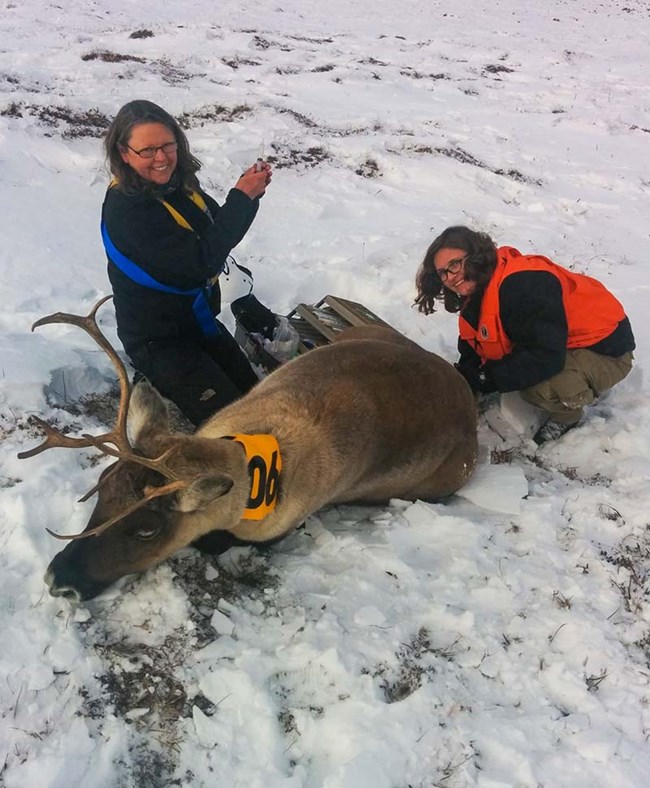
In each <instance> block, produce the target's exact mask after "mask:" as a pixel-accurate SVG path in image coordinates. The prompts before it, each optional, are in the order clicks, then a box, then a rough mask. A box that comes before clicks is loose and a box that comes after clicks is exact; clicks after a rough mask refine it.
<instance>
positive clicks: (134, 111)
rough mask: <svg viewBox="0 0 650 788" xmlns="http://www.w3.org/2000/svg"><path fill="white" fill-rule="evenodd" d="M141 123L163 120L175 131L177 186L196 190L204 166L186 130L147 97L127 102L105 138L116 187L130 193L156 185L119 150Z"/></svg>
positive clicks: (161, 121)
mask: <svg viewBox="0 0 650 788" xmlns="http://www.w3.org/2000/svg"><path fill="white" fill-rule="evenodd" d="M142 123H162V125H163V126H166V127H167V128H168V129H169V130H170V131H171V132H172V134H173V135H174V138H175V140H176V142H177V143H178V153H177V164H176V170H175V172H174V178H175V180H176V182H177V183H178V185H179V186H182V187H183V188H185V189H188V190H190V191H192V190H194V189H197V188H198V186H199V181H198V178H197V177H196V173H197V172H198V171H199V170H200V169H201V162H200V161H199V160H198V159H197V158H196V157H195V156H193V155H192V154H191V153H190V146H189V143H188V141H187V137H186V136H185V133H184V132H183V130H182V129H181V127H180V126H179V125H178V121H177V120H176V119H175V118H173V117H172V116H171V115H170V114H169V113H168V112H166V111H165V110H164V109H163V108H162V107H159V106H158V105H157V104H154V103H153V102H152V101H146V100H145V99H136V100H135V101H129V103H128V104H125V105H124V106H123V107H122V109H120V111H119V112H118V113H117V115H116V116H115V118H114V119H113V122H112V123H111V125H110V126H109V128H108V131H107V132H106V136H105V138H104V150H105V152H106V161H107V163H108V166H109V169H110V171H111V173H112V174H113V177H114V178H115V180H116V181H117V188H119V189H121V191H123V192H124V193H125V194H129V195H134V194H143V193H145V192H148V191H152V190H153V189H154V188H155V187H154V185H153V184H150V183H149V182H148V181H147V180H145V179H144V178H141V177H140V176H139V175H138V173H137V172H136V171H135V170H134V169H133V168H132V167H131V166H130V165H128V164H127V163H126V162H125V161H123V160H122V156H121V153H120V148H122V149H123V148H125V147H126V145H127V144H128V142H129V139H130V138H131V132H132V131H133V129H134V128H135V126H139V125H140V124H142Z"/></svg>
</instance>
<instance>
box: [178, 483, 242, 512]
mask: <svg viewBox="0 0 650 788" xmlns="http://www.w3.org/2000/svg"><path fill="white" fill-rule="evenodd" d="M233 484H234V482H233V480H232V479H231V478H230V476H225V475H222V476H208V477H206V478H203V479H197V480H196V481H195V482H192V483H191V484H190V485H189V486H188V487H186V488H185V489H184V490H181V491H180V492H179V493H178V494H177V495H176V505H175V507H174V508H175V509H176V510H177V511H179V512H197V511H200V510H201V509H207V507H208V506H210V504H211V503H213V502H214V501H215V500H216V499H217V498H221V496H223V495H226V493H228V492H230V490H231V489H232V486H233Z"/></svg>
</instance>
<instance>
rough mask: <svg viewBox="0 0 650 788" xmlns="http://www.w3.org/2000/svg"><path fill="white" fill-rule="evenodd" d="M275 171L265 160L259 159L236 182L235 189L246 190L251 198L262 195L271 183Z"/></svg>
mask: <svg viewBox="0 0 650 788" xmlns="http://www.w3.org/2000/svg"><path fill="white" fill-rule="evenodd" d="M272 175H273V171H272V170H271V165H270V164H268V163H267V162H265V161H257V162H256V163H255V164H253V166H252V167H249V168H248V169H247V170H246V171H245V172H244V174H243V175H242V176H241V178H240V179H239V180H238V181H237V183H236V184H235V189H239V190H240V191H242V192H244V194H245V195H246V196H247V197H250V198H251V200H254V199H256V198H257V197H261V196H262V195H263V194H264V192H265V191H266V187H267V186H268V185H269V183H271V178H272Z"/></svg>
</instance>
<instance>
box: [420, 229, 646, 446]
mask: <svg viewBox="0 0 650 788" xmlns="http://www.w3.org/2000/svg"><path fill="white" fill-rule="evenodd" d="M416 287H417V298H416V301H415V303H416V304H417V306H418V309H419V310H420V312H423V313H424V314H430V313H432V312H433V311H434V310H435V302H436V301H442V302H443V304H444V307H445V309H446V310H447V311H448V312H458V313H459V321H458V322H459V335H460V336H459V339H458V350H459V352H460V359H459V361H458V363H457V364H456V367H457V368H458V370H459V371H460V372H461V373H462V375H463V376H464V377H465V379H466V380H467V382H468V383H469V385H470V387H471V388H472V390H473V391H474V392H476V393H477V394H487V393H490V392H492V391H500V392H506V391H518V392H519V393H520V394H521V396H522V397H523V398H524V399H525V400H527V401H528V402H530V403H532V404H533V405H536V406H537V407H539V408H541V409H543V410H544V411H546V413H547V414H548V417H549V419H548V421H547V422H546V424H544V425H543V426H542V428H541V429H540V430H539V431H538V433H537V434H536V435H535V440H536V441H537V442H538V443H541V442H543V441H545V440H549V439H553V438H557V437H560V436H561V435H562V434H564V433H565V432H566V431H567V430H568V429H570V428H571V427H573V426H575V425H576V424H577V423H578V422H579V420H580V418H581V417H582V415H583V409H584V407H585V405H589V404H590V403H592V402H593V401H594V400H595V398H596V397H597V396H598V395H600V394H601V393H602V392H604V391H606V390H607V389H609V388H611V387H612V386H613V385H614V384H616V383H618V382H619V381H621V380H623V378H624V377H625V376H626V375H627V374H628V373H629V371H630V369H631V368H632V351H633V350H634V347H635V344H634V336H633V334H632V328H631V326H630V321H629V319H628V318H627V316H626V314H625V311H624V309H623V307H622V306H621V304H620V303H619V301H617V299H616V298H615V297H614V296H613V295H612V294H611V293H610V292H609V290H607V289H606V288H605V286H604V285H602V284H601V283H600V282H598V281H597V280H596V279H592V278H591V277H589V276H585V275H583V274H576V273H573V272H572V271H569V270H568V269H566V268H563V267H562V266H560V265H557V263H554V262H552V261H551V260H549V259H548V258H547V257H542V256H540V255H522V254H521V253H520V252H519V251H517V249H514V248H513V247H510V246H502V247H498V248H497V246H496V245H495V243H494V241H493V240H492V239H491V238H490V236H489V235H487V234H486V233H481V232H475V231H474V230H470V229H469V228H467V227H462V226H459V227H448V228H447V229H446V230H445V231H444V232H442V233H441V234H440V235H439V236H438V237H437V238H436V239H435V240H434V241H433V243H432V244H431V246H429V248H428V250H427V253H426V255H425V257H424V261H423V262H422V265H421V266H420V269H419V271H418V273H417V277H416Z"/></svg>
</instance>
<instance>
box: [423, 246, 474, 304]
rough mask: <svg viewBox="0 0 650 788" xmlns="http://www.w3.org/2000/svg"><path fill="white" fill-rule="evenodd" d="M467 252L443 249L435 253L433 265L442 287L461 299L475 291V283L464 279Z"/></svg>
mask: <svg viewBox="0 0 650 788" xmlns="http://www.w3.org/2000/svg"><path fill="white" fill-rule="evenodd" d="M466 258H467V252H465V251H463V250H462V249H455V248H449V249H447V248H443V249H440V251H438V252H436V256H435V257H434V258H433V264H434V266H435V267H436V272H437V273H438V276H439V277H440V280H441V281H442V283H443V285H444V286H445V287H446V288H447V289H448V290H451V291H452V293H456V294H457V295H459V296H462V297H463V298H464V297H465V296H469V295H471V294H472V293H473V292H474V290H476V282H472V281H470V280H468V279H465V260H466Z"/></svg>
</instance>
